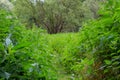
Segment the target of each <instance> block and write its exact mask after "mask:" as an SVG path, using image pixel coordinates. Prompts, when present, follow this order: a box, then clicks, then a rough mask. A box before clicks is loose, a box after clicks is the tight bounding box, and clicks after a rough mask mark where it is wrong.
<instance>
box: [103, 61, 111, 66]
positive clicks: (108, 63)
mask: <svg viewBox="0 0 120 80" xmlns="http://www.w3.org/2000/svg"><path fill="white" fill-rule="evenodd" d="M104 62H105V63H106V64H107V65H110V64H111V63H112V61H110V60H104Z"/></svg>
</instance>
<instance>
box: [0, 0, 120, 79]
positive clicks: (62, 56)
mask: <svg viewBox="0 0 120 80" xmlns="http://www.w3.org/2000/svg"><path fill="white" fill-rule="evenodd" d="M105 4H106V5H104V6H102V7H101V11H99V13H100V15H101V17H99V18H98V19H97V20H91V21H89V22H88V23H85V24H84V26H83V27H82V28H81V29H80V31H79V33H68V34H65V33H63V34H54V35H49V34H47V33H46V32H44V31H43V30H42V29H39V28H35V27H34V28H32V29H26V28H25V27H24V25H22V24H20V23H19V21H18V20H16V19H15V18H14V17H13V15H12V14H11V13H8V12H7V11H5V10H3V9H1V10H0V79H1V80H5V79H7V80H14V79H15V80H58V77H59V76H60V74H59V73H58V70H59V69H58V68H57V67H58V66H60V68H63V70H64V72H65V75H66V74H70V77H69V78H68V79H67V80H69V79H72V80H74V79H75V80H119V79H120V15H119V13H120V1H119V0H114V1H113V0H109V1H105Z"/></svg>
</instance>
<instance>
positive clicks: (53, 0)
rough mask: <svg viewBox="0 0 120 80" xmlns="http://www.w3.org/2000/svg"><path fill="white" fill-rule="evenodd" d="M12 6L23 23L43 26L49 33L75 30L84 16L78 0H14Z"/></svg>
mask: <svg viewBox="0 0 120 80" xmlns="http://www.w3.org/2000/svg"><path fill="white" fill-rule="evenodd" d="M14 6H15V9H14V11H15V13H16V15H17V17H18V18H20V19H21V21H22V22H23V23H26V25H27V26H32V24H35V25H36V26H37V27H42V28H45V29H46V30H47V31H48V33H50V34H53V33H58V32H61V31H77V30H78V29H79V27H80V26H81V23H82V18H83V17H84V16H83V14H82V8H81V1H80V0H46V1H44V2H42V1H41V0H34V1H33V0H16V1H15V2H14Z"/></svg>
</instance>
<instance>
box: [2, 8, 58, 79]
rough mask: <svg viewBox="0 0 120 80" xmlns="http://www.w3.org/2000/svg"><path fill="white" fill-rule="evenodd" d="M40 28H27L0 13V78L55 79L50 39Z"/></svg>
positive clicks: (5, 14)
mask: <svg viewBox="0 0 120 80" xmlns="http://www.w3.org/2000/svg"><path fill="white" fill-rule="evenodd" d="M43 33H44V31H43V30H41V29H35V28H34V29H31V30H28V29H26V28H25V27H24V26H23V25H22V24H20V23H19V22H18V21H17V20H15V19H14V18H9V13H7V12H6V11H5V10H0V79H1V80H5V79H7V80H13V79H15V80H28V79H30V80H31V79H32V80H38V79H39V80H54V79H56V73H55V70H54V68H53V67H52V64H51V58H52V56H51V55H50V51H49V48H48V46H47V44H46V42H47V40H46V39H45V38H44V35H43Z"/></svg>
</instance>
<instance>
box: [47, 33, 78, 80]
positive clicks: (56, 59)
mask: <svg viewBox="0 0 120 80" xmlns="http://www.w3.org/2000/svg"><path fill="white" fill-rule="evenodd" d="M77 35H78V34H77V33H66V34H64V35H63V34H53V35H49V36H48V37H47V38H49V39H48V40H49V41H48V43H49V46H50V47H51V53H52V54H53V66H54V67H55V69H56V72H57V75H58V76H57V77H58V80H74V79H72V74H70V73H68V72H67V70H65V65H63V63H64V62H63V61H64V59H65V58H66V56H68V55H67V54H69V53H66V51H68V49H69V47H70V46H69V45H70V44H77V41H76V40H78V39H77V37H76V36H77ZM71 41H73V43H70V42H71ZM63 55H64V56H63ZM65 55H66V56H65Z"/></svg>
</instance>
